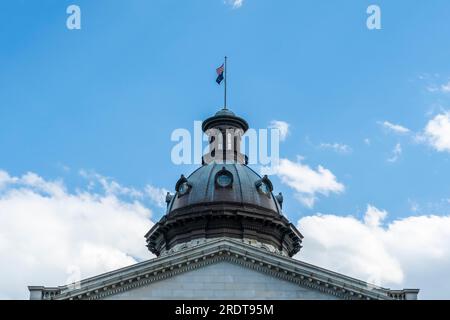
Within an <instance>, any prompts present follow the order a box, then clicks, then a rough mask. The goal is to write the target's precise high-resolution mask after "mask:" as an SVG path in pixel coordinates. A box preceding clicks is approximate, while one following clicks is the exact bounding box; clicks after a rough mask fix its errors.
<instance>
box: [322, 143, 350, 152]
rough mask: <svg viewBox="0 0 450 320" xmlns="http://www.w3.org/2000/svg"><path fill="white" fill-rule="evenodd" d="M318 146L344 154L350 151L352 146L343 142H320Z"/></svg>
mask: <svg viewBox="0 0 450 320" xmlns="http://www.w3.org/2000/svg"><path fill="white" fill-rule="evenodd" d="M319 148H321V149H329V150H333V151H334V152H337V153H341V154H345V153H351V152H352V148H350V146H348V145H346V144H343V143H336V142H335V143H321V144H320V145H319Z"/></svg>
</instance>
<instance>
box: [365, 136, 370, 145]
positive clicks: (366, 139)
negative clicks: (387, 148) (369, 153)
mask: <svg viewBox="0 0 450 320" xmlns="http://www.w3.org/2000/svg"><path fill="white" fill-rule="evenodd" d="M364 143H365V144H366V146H370V144H371V142H370V139H369V138H365V139H364Z"/></svg>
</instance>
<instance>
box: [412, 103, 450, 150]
mask: <svg viewBox="0 0 450 320" xmlns="http://www.w3.org/2000/svg"><path fill="white" fill-rule="evenodd" d="M417 140H419V141H421V142H425V143H427V144H429V145H430V146H431V147H432V148H434V149H435V150H437V151H440V152H444V151H446V152H450V111H448V112H444V113H441V114H438V115H436V116H435V117H434V118H433V119H431V120H430V121H428V123H427V125H426V127H425V129H424V131H423V133H421V134H419V135H418V136H417Z"/></svg>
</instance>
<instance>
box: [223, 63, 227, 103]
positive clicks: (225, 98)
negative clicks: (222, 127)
mask: <svg viewBox="0 0 450 320" xmlns="http://www.w3.org/2000/svg"><path fill="white" fill-rule="evenodd" d="M224 73H225V93H224V106H223V108H224V109H225V110H226V109H227V56H225V70H224Z"/></svg>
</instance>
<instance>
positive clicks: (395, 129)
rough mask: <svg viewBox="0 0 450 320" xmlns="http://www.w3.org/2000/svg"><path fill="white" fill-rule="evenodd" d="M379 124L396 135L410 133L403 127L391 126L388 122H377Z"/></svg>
mask: <svg viewBox="0 0 450 320" xmlns="http://www.w3.org/2000/svg"><path fill="white" fill-rule="evenodd" d="M379 124H380V125H381V126H383V127H384V128H386V129H388V130H390V131H392V132H394V133H398V134H407V133H409V132H410V131H411V130H409V129H408V128H406V127H404V126H401V125H399V124H393V123H391V122H389V121H384V122H379Z"/></svg>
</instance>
